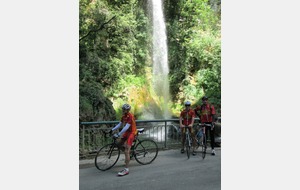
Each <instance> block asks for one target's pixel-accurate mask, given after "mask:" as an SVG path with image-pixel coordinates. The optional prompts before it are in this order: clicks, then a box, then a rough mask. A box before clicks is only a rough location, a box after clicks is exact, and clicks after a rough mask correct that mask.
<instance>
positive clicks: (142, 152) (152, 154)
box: [134, 139, 158, 165]
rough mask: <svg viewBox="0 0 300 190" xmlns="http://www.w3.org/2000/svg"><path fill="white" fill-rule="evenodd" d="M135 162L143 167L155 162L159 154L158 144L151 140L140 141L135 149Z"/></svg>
mask: <svg viewBox="0 0 300 190" xmlns="http://www.w3.org/2000/svg"><path fill="white" fill-rule="evenodd" d="M134 151H135V152H134V158H135V160H136V161H137V162H138V163H140V164H143V165H146V164H150V163H151V162H153V161H154V160H155V158H156V156H157V153H158V147H157V144H156V143H155V142H154V141H153V140H150V139H145V140H142V141H140V142H139V143H138V144H137V145H136V146H135V148H134Z"/></svg>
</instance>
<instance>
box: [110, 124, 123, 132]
mask: <svg viewBox="0 0 300 190" xmlns="http://www.w3.org/2000/svg"><path fill="white" fill-rule="evenodd" d="M121 125H122V122H120V123H118V125H116V126H115V127H114V128H112V129H111V130H112V131H114V130H116V129H118V128H119V127H121Z"/></svg>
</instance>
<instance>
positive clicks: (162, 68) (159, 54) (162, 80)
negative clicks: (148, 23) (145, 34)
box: [151, 0, 170, 119]
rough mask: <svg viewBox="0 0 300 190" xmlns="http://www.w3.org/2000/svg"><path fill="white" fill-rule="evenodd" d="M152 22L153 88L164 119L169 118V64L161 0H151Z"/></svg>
mask: <svg viewBox="0 0 300 190" xmlns="http://www.w3.org/2000/svg"><path fill="white" fill-rule="evenodd" d="M151 7H152V22H153V34H152V38H153V47H152V48H153V55H152V61H153V73H152V74H153V88H154V92H155V93H156V95H157V96H158V97H159V100H160V101H159V102H160V103H161V105H160V106H161V108H162V111H163V117H164V119H168V118H170V113H169V110H168V102H169V99H170V92H169V79H168V74H169V65H168V48H167V35H166V26H165V20H164V15H163V9H162V2H161V0H151Z"/></svg>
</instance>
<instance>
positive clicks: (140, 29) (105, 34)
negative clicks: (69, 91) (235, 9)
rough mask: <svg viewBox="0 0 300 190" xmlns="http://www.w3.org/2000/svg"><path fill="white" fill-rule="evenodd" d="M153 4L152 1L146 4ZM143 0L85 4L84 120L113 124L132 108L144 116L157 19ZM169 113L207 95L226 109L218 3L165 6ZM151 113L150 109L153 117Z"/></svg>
mask: <svg viewBox="0 0 300 190" xmlns="http://www.w3.org/2000/svg"><path fill="white" fill-rule="evenodd" d="M147 1H150V0H147ZM147 1H144V0H80V1H79V8H80V10H79V14H80V15H79V80H80V81H79V85H80V92H79V94H80V96H79V105H80V108H79V111H80V120H84V121H93V120H102V119H103V120H113V119H115V118H118V117H119V116H120V114H121V112H120V109H119V107H120V106H121V105H122V104H123V103H125V102H127V103H130V104H131V105H132V111H133V112H134V114H135V115H136V116H137V117H139V116H141V115H142V114H143V113H145V111H147V109H149V107H150V106H149V105H155V106H156V108H157V109H155V112H159V111H160V106H159V100H158V98H157V97H155V96H152V95H153V92H152V90H151V89H152V86H151V85H152V84H151V64H152V63H151V48H152V47H151V44H152V43H151V26H150V23H151V20H150V19H151V16H149V15H150V14H149V12H148V10H147V7H148V6H147ZM163 2H164V10H165V15H166V25H167V37H168V48H169V49H168V52H169V55H168V59H169V66H170V73H169V82H170V90H171V95H172V105H171V106H170V107H171V109H172V112H173V115H175V116H178V113H179V111H180V110H181V109H182V103H183V101H185V100H190V101H192V102H193V103H194V104H197V103H199V101H200V99H201V97H202V96H203V95H207V96H209V97H210V101H211V102H212V103H214V104H216V106H217V109H218V111H219V113H220V109H221V33H220V12H219V11H214V10H213V9H212V5H211V4H212V3H214V4H215V3H216V2H217V3H219V4H220V2H219V1H218V0H215V1H208V0H193V1H183V0H178V1H171V0H165V1H163ZM148 111H149V110H148Z"/></svg>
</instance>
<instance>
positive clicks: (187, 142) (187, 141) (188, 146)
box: [184, 126, 192, 159]
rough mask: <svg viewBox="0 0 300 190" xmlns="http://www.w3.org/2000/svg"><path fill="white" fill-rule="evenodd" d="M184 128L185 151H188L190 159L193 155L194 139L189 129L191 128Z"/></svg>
mask: <svg viewBox="0 0 300 190" xmlns="http://www.w3.org/2000/svg"><path fill="white" fill-rule="evenodd" d="M184 128H185V149H186V154H187V157H188V159H189V158H190V155H191V146H192V137H191V134H190V131H189V129H188V128H189V127H188V126H184Z"/></svg>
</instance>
